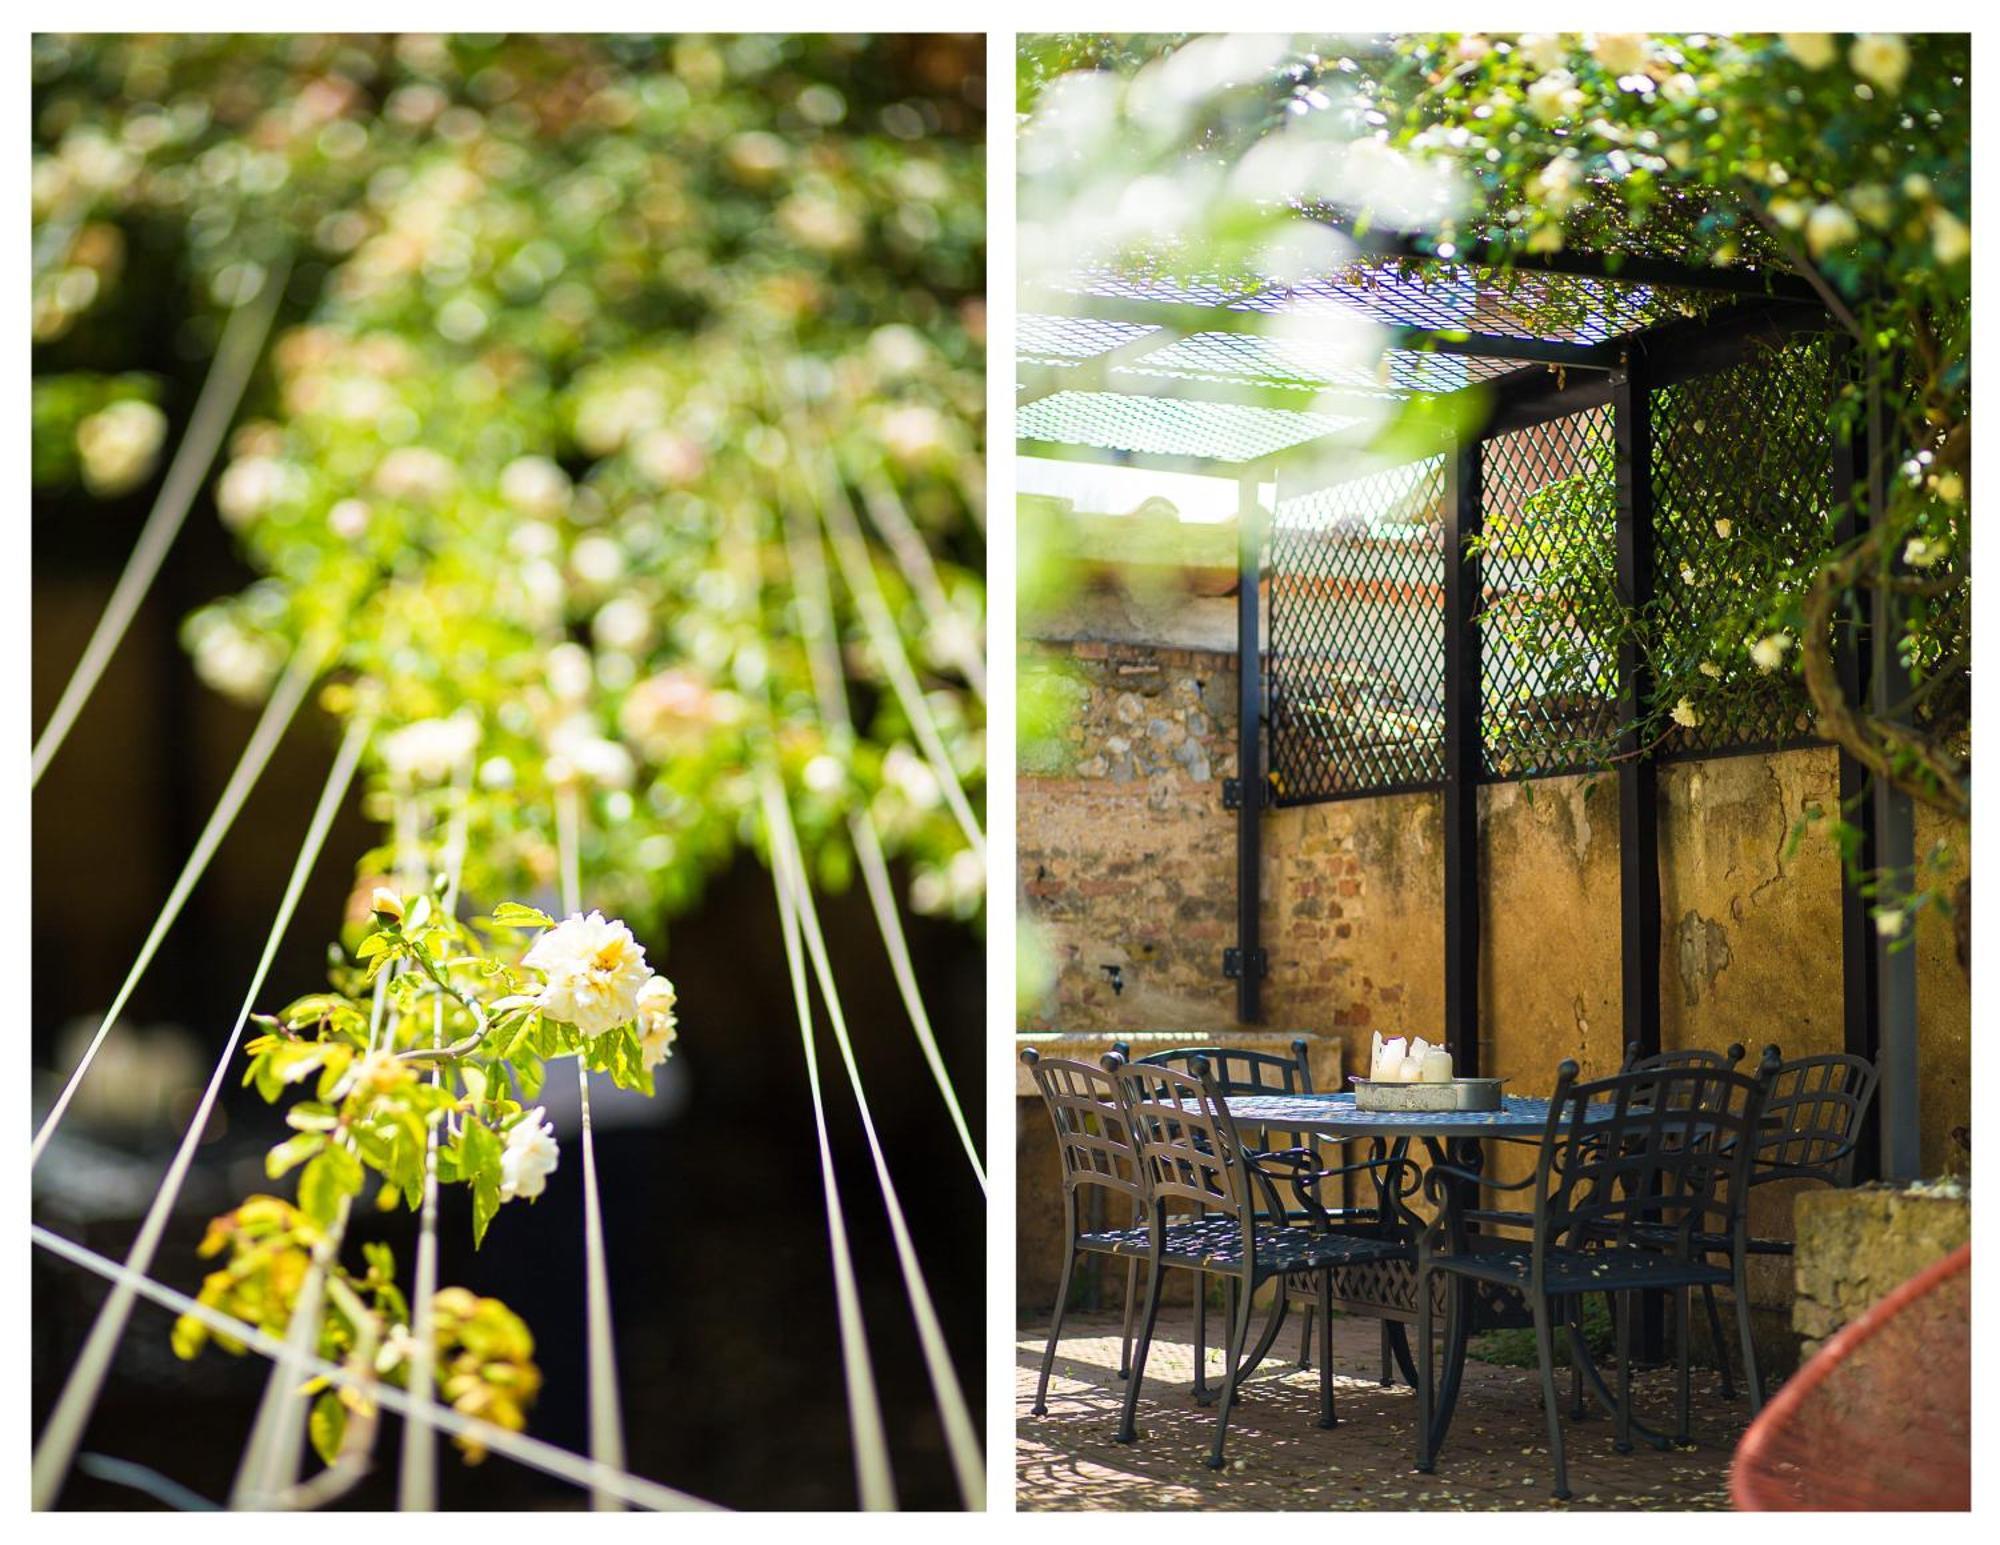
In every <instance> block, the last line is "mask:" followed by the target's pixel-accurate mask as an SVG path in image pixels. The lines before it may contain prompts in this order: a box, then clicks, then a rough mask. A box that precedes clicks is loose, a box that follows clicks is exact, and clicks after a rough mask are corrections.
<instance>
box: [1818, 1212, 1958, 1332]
mask: <svg viewBox="0 0 2000 1545" xmlns="http://www.w3.org/2000/svg"><path fill="white" fill-rule="evenodd" d="M1795 1217H1796V1218H1797V1222H1798V1251H1797V1254H1796V1256H1795V1257H1794V1260H1793V1272H1794V1276H1795V1280H1796V1285H1797V1297H1796V1298H1795V1299H1794V1300H1793V1303H1792V1328H1793V1329H1794V1330H1796V1331H1797V1332H1798V1333H1799V1335H1800V1336H1801V1337H1803V1338H1804V1344H1803V1346H1802V1347H1801V1355H1802V1356H1804V1357H1810V1356H1812V1354H1813V1353H1814V1352H1816V1351H1818V1350H1819V1347H1820V1344H1821V1343H1822V1342H1823V1341H1825V1340H1826V1339H1827V1338H1828V1337H1829V1336H1831V1335H1832V1334H1833V1333H1834V1332H1835V1331H1837V1330H1839V1329H1840V1328H1841V1326H1843V1325H1846V1324H1848V1323H1849V1322H1850V1321H1852V1320H1855V1319H1858V1318H1859V1317H1860V1316H1861V1315H1862V1314H1864V1313H1865V1312H1867V1310H1868V1309H1870V1308H1871V1307H1873V1306H1874V1305H1875V1304H1877V1303H1879V1302H1880V1301H1881V1300H1882V1299H1883V1298H1886V1297H1887V1296H1888V1295H1889V1294H1890V1293H1891V1292H1893V1291H1894V1290H1895V1289H1896V1288H1898V1287H1900V1286H1901V1285H1902V1284H1903V1283H1905V1282H1907V1281H1909V1280H1910V1278H1912V1277H1914V1276H1916V1275H1917V1273H1918V1272H1920V1271H1922V1270H1924V1268H1925V1267H1927V1266H1931V1265H1933V1264H1935V1263H1936V1262H1938V1261H1941V1260H1943V1259H1944V1258H1945V1257H1946V1256H1947V1255H1949V1254H1951V1252H1952V1251H1954V1250H1956V1249H1957V1248H1958V1247H1959V1246H1960V1245H1962V1244H1964V1243H1965V1242H1966V1241H1967V1240H1968V1239H1970V1238H1971V1237H1972V1201H1971V1198H1970V1196H1969V1195H1964V1196H1940V1195H1926V1194H1925V1193H1923V1192H1920V1191H1908V1190H1904V1189H1902V1188H1900V1187H1892V1186H1885V1185H1872V1186H1858V1187H1856V1188H1855V1189H1854V1190H1851V1191H1808V1192H1805V1193H1804V1194H1802V1195H1801V1196H1800V1197H1799V1199H1798V1204H1797V1212H1796V1214H1795Z"/></svg>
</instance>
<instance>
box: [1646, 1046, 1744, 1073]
mask: <svg viewBox="0 0 2000 1545" xmlns="http://www.w3.org/2000/svg"><path fill="white" fill-rule="evenodd" d="M1742 1060H1743V1043H1742V1042H1741V1041H1731V1042H1730V1043H1729V1049H1728V1050H1727V1051H1711V1050H1709V1049H1708V1048H1706V1047H1703V1046H1686V1047H1682V1048H1681V1049H1680V1050H1679V1051H1656V1052H1652V1053H1650V1054H1648V1055H1645V1056H1641V1055H1640V1052H1639V1043H1638V1042H1637V1041H1627V1042H1626V1043H1625V1065H1624V1066H1623V1067H1621V1068H1620V1069H1619V1070H1618V1071H1619V1072H1621V1073H1646V1072H1650V1071H1651V1070H1653V1069H1654V1068H1722V1069H1724V1070H1727V1069H1730V1068H1733V1067H1735V1066H1736V1064H1737V1063H1739V1062H1741V1061H1742Z"/></svg>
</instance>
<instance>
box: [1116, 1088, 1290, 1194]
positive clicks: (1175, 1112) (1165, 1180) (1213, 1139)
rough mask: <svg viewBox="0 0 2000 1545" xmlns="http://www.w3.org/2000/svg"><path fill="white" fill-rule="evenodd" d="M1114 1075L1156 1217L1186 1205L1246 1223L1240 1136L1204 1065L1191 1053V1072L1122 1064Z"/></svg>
mask: <svg viewBox="0 0 2000 1545" xmlns="http://www.w3.org/2000/svg"><path fill="white" fill-rule="evenodd" d="M1114 1055H1116V1054H1115V1053H1114ZM1108 1060H1109V1059H1107V1061H1108ZM1116 1077H1117V1081H1118V1090H1119V1093H1120V1095H1122V1096H1123V1098H1124V1101H1125V1120H1126V1125H1127V1128H1128V1130H1129V1131H1130V1132H1131V1134H1132V1141H1133V1143H1134V1145H1135V1146H1136V1147H1137V1148H1138V1150H1139V1169H1140V1175H1141V1177H1142V1179H1143V1180H1144V1182H1145V1186H1146V1191H1147V1195H1148V1198H1149V1201H1150V1210H1151V1212H1152V1214H1153V1216H1154V1218H1155V1220H1156V1221H1164V1219H1165V1214H1167V1213H1169V1212H1175V1211H1181V1210H1193V1211H1198V1212H1205V1213H1207V1214H1208V1215H1209V1216H1211V1217H1225V1218H1234V1219H1236V1220H1237V1221H1239V1222H1242V1223H1244V1224H1245V1225H1246V1226H1248V1225H1249V1224H1250V1223H1251V1222H1252V1221H1253V1219H1254V1209H1253V1208H1252V1207H1250V1206H1249V1205H1247V1203H1248V1201H1249V1198H1250V1195H1251V1191H1250V1181H1249V1178H1248V1172H1247V1169H1246V1166H1245V1164H1244V1160H1243V1142H1242V1139H1241V1138H1240V1137H1239V1136H1238V1135H1237V1132H1236V1122H1235V1120H1234V1119H1233V1118H1232V1117H1231V1116H1230V1114H1229V1107H1228V1105H1226V1104H1225V1103H1224V1100H1223V1095H1222V1091H1221V1090H1220V1088H1219V1087H1218V1086H1217V1085H1216V1083H1215V1081H1214V1076H1213V1074H1212V1073H1210V1071H1209V1069H1208V1064H1207V1063H1206V1062H1204V1061H1202V1060H1201V1059H1199V1058H1197V1059H1196V1060H1195V1065H1194V1072H1193V1073H1191V1074H1190V1073H1183V1072H1180V1071H1179V1070H1178V1069H1175V1068H1170V1067H1162V1066H1161V1065H1159V1064H1158V1063H1140V1062H1135V1063H1129V1064H1121V1065H1120V1066H1119V1067H1118V1069H1117V1073H1116Z"/></svg>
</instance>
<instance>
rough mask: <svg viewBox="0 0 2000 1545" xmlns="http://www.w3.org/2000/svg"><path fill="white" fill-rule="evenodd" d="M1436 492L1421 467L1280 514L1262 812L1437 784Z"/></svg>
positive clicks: (1439, 624)
mask: <svg viewBox="0 0 2000 1545" xmlns="http://www.w3.org/2000/svg"><path fill="white" fill-rule="evenodd" d="M1444 484H1445V476H1444V461H1443V458H1441V457H1432V458H1430V459H1428V460H1424V461H1419V462H1412V463H1408V464H1406V465H1404V466H1400V467H1393V468H1391V469H1389V470H1387V471H1384V472H1378V473H1375V474H1373V475H1372V476H1368V477H1361V478H1356V479H1354V480H1352V481H1349V482H1345V483H1338V484H1334V485H1332V486H1330V487H1325V488H1318V489H1313V490H1312V491H1310V492H1307V493H1304V494H1300V495H1297V496H1296V497H1291V498H1284V499H1280V501H1279V502H1278V506H1277V510H1276V518H1275V520H1274V521H1273V525H1272V532H1271V582H1270V590H1271V617H1270V656H1271V659H1270V673H1271V791H1272V796H1273V801H1274V803H1277V804H1281V805H1294V804H1307V803H1312V802H1314V801H1317V800H1323V799H1331V798H1339V797H1342V796H1345V795H1350V794H1355V793H1360V792H1364V791H1368V792H1379V791H1384V790H1387V789H1391V788H1409V787H1428V786H1433V785H1435V784H1436V783H1437V782H1438V781H1439V780H1440V779H1441V778H1442V777H1443V776H1444V753H1443V734H1444V589H1443V586H1444V577H1445V576H1444V562H1445V558H1444V534H1443V531H1444V528H1443V520H1442V516H1443V508H1442V506H1443V500H1444Z"/></svg>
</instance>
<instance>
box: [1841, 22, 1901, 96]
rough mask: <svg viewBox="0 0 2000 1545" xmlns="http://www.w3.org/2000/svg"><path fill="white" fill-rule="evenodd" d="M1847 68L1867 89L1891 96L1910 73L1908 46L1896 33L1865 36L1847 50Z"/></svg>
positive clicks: (1858, 38)
mask: <svg viewBox="0 0 2000 1545" xmlns="http://www.w3.org/2000/svg"><path fill="white" fill-rule="evenodd" d="M1847 67H1848V68H1849V69H1850V70H1852V71H1853V72H1854V73H1855V74H1856V75H1859V76H1860V77H1861V78H1862V79H1863V80H1865V81H1867V82H1868V83H1869V85H1871V86H1880V87H1881V88H1882V89H1883V90H1884V91H1887V92H1891V93H1894V92H1896V91H1898V90H1900V89H1901V88H1902V84H1903V77H1904V76H1905V75H1907V74H1908V73H1909V71H1910V45H1909V44H1907V43H1905V42H1904V41H1903V35H1902V34H1901V33H1899V32H1864V33H1862V34H1861V35H1860V36H1859V37H1857V38H1856V39H1855V40H1854V41H1853V43H1852V44H1850V45H1849V46H1848V50H1847Z"/></svg>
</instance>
